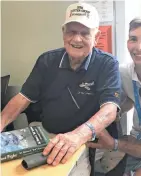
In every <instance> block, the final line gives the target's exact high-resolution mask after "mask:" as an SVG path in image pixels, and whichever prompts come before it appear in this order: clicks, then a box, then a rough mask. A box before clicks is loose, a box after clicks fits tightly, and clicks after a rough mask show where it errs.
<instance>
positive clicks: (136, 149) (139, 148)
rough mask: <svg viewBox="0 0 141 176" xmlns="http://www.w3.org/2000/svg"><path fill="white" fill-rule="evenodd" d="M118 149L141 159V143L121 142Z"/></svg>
mask: <svg viewBox="0 0 141 176" xmlns="http://www.w3.org/2000/svg"><path fill="white" fill-rule="evenodd" d="M118 149H119V150H120V151H122V152H125V153H127V154H129V155H132V156H134V157H138V158H141V142H139V141H136V142H129V141H124V140H119V147H118Z"/></svg>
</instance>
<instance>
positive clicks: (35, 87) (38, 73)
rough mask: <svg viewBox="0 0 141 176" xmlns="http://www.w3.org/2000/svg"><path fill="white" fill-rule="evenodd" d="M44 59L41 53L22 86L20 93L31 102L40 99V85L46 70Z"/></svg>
mask: <svg viewBox="0 0 141 176" xmlns="http://www.w3.org/2000/svg"><path fill="white" fill-rule="evenodd" d="M45 61H46V60H45V59H44V57H43V56H42V55H41V56H40V57H39V58H38V60H37V61H36V64H35V65H34V67H33V69H32V71H31V73H30V75H29V77H28V78H27V80H26V81H25V83H24V84H23V86H22V89H21V92H20V93H21V94H22V95H24V96H25V97H27V98H28V99H29V100H30V101H31V102H37V101H39V100H40V96H41V87H42V83H43V80H44V75H45V74H46V71H47V63H46V62H45Z"/></svg>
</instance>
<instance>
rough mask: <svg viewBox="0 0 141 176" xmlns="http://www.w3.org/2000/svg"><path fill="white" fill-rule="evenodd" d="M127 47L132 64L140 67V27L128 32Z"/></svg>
mask: <svg viewBox="0 0 141 176" xmlns="http://www.w3.org/2000/svg"><path fill="white" fill-rule="evenodd" d="M127 46H128V50H129V52H130V55H131V57H132V59H133V61H134V63H135V64H137V65H141V27H138V28H136V29H134V30H132V31H130V33H129V40H128V42H127Z"/></svg>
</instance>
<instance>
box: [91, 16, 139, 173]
mask: <svg viewBox="0 0 141 176" xmlns="http://www.w3.org/2000/svg"><path fill="white" fill-rule="evenodd" d="M127 46H128V50H129V52H130V55H131V57H132V60H133V62H132V63H130V64H128V65H127V64H126V65H124V66H121V67H120V72H121V78H122V84H123V89H124V94H125V98H122V99H124V100H125V101H124V102H122V105H121V109H122V111H127V110H129V109H130V108H132V107H133V106H134V115H133V118H134V121H133V122H134V124H133V129H132V131H131V136H130V138H129V139H128V140H123V139H121V140H114V139H113V138H112V137H111V136H110V135H109V134H108V132H107V131H104V132H102V133H101V134H100V136H99V142H98V144H94V143H89V144H88V146H89V147H93V148H95V147H96V148H107V149H114V148H116V149H117V150H120V151H123V152H125V153H127V154H128V155H127V163H126V168H125V174H124V176H130V175H133V174H132V173H134V176H140V175H141V18H135V19H133V20H132V21H131V22H130V25H129V39H128V42H127ZM114 141H115V142H114ZM115 144H116V145H115Z"/></svg>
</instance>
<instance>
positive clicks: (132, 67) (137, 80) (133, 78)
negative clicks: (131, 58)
mask: <svg viewBox="0 0 141 176" xmlns="http://www.w3.org/2000/svg"><path fill="white" fill-rule="evenodd" d="M131 76H132V80H134V81H136V82H138V83H139V84H140V85H141V81H140V80H139V78H138V76H137V73H136V71H135V64H134V62H132V64H131Z"/></svg>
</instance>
